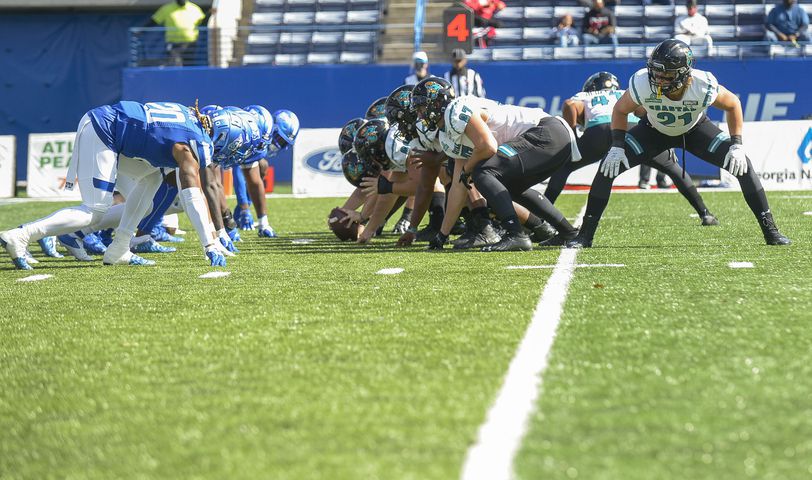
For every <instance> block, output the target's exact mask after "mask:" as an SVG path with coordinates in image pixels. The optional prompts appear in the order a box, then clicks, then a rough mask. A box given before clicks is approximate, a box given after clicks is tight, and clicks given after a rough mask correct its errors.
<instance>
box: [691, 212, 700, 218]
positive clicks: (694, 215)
mask: <svg viewBox="0 0 812 480" xmlns="http://www.w3.org/2000/svg"><path fill="white" fill-rule="evenodd" d="M688 216H689V217H691V218H699V214H698V213H692V214H690V215H688Z"/></svg>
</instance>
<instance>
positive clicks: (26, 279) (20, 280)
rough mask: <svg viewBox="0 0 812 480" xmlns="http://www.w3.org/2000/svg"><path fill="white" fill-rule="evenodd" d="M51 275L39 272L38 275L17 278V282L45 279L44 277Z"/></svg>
mask: <svg viewBox="0 0 812 480" xmlns="http://www.w3.org/2000/svg"><path fill="white" fill-rule="evenodd" d="M51 277H53V275H48V274H40V275H31V276H28V277H23V278H18V279H17V281H18V282H38V281H40V280H45V279H46V278H51Z"/></svg>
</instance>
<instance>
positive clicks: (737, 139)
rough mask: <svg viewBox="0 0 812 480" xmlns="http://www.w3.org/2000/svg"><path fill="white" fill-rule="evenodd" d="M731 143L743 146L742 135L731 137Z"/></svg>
mask: <svg viewBox="0 0 812 480" xmlns="http://www.w3.org/2000/svg"><path fill="white" fill-rule="evenodd" d="M730 143H732V144H733V145H741V144H742V136H741V135H731V136H730Z"/></svg>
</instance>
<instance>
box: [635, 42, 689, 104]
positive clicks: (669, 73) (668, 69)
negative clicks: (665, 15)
mask: <svg viewBox="0 0 812 480" xmlns="http://www.w3.org/2000/svg"><path fill="white" fill-rule="evenodd" d="M693 66H694V52H692V51H691V47H689V46H688V45H687V44H686V43H685V42H682V41H680V40H677V39H675V38H669V39H668V40H665V41H663V42H662V43H660V44H659V45H657V46H656V47H655V48H654V51H653V52H651V57H650V58H649V60H648V63H646V68H648V83H649V85H651V91H652V92H654V93H656V94H658V95H662V94H668V93H671V92H675V91H677V90H679V89H681V88H682V87H683V86H685V82H686V81H687V80H688V78H689V77H690V76H691V69H692V68H693Z"/></svg>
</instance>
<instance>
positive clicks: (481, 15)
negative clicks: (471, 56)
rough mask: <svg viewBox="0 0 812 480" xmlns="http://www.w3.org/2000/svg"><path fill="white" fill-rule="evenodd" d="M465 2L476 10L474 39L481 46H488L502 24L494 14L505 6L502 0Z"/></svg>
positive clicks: (469, 0) (466, 0)
mask: <svg viewBox="0 0 812 480" xmlns="http://www.w3.org/2000/svg"><path fill="white" fill-rule="evenodd" d="M463 3H465V5H466V6H467V7H468V8H470V9H471V10H473V12H474V39H475V40H477V42H478V44H479V47H480V48H486V47H487V46H488V45H489V44H490V41H491V40H493V38H494V37H495V36H496V29H497V28H499V27H500V26H501V23H500V22H499V20H495V19H494V18H493V16H494V15H495V14H496V13H497V12H499V11H500V10H502V9H503V8H505V2H503V1H502V0H465V1H464V2H463Z"/></svg>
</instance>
